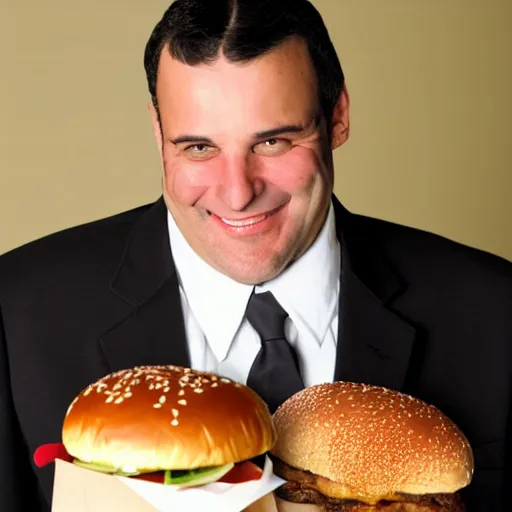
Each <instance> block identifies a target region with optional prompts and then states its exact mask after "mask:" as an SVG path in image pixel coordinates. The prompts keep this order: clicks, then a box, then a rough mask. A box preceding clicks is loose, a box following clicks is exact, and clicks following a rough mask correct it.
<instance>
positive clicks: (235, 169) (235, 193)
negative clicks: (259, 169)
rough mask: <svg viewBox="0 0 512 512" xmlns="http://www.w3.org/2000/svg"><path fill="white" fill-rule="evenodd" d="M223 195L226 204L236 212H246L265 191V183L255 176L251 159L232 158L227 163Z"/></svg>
mask: <svg viewBox="0 0 512 512" xmlns="http://www.w3.org/2000/svg"><path fill="white" fill-rule="evenodd" d="M220 188H221V191H222V192H221V193H222V199H223V202H224V204H225V205H226V206H227V207H228V208H229V209H230V210H231V211H235V212H241V211H244V210H245V209H247V208H248V207H249V205H250V204H251V203H252V202H253V201H254V199H255V198H256V197H257V196H258V195H259V194H261V192H262V191H263V181H262V180H261V178H259V177H258V176H255V175H254V172H253V170H252V169H251V165H250V161H249V158H244V157H238V158H232V159H230V160H229V161H227V162H226V163H225V168H224V173H223V175H222V183H221V187H220Z"/></svg>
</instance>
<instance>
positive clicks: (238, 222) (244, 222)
mask: <svg viewBox="0 0 512 512" xmlns="http://www.w3.org/2000/svg"><path fill="white" fill-rule="evenodd" d="M283 206H284V205H281V206H278V207H277V208H274V209H273V210H270V211H269V212H266V213H263V214H261V215H257V216H255V217H247V218H245V219H227V218H226V217H219V216H217V215H216V217H217V218H219V219H220V220H221V221H222V222H223V223H224V224H227V225H228V226H233V227H235V228H240V227H247V226H252V225H253V224H258V222H263V221H264V220H266V219H268V218H269V217H271V216H272V215H274V214H275V213H277V212H278V211H279V210H280V209H281V208H283ZM211 215H215V214H211Z"/></svg>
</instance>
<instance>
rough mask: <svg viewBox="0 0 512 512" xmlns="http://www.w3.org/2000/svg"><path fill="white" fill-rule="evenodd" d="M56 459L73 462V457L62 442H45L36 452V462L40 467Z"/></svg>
mask: <svg viewBox="0 0 512 512" xmlns="http://www.w3.org/2000/svg"><path fill="white" fill-rule="evenodd" d="M55 459H62V460H65V461H66V462H73V457H71V455H69V453H68V452H67V451H66V448H64V445H63V444H62V443H52V444H43V445H42V446H39V448H37V450H36V451H35V452H34V463H35V465H36V466H37V467H38V468H42V467H44V466H47V465H48V464H51V463H52V462H55Z"/></svg>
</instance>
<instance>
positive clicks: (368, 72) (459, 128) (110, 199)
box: [0, 0, 512, 259]
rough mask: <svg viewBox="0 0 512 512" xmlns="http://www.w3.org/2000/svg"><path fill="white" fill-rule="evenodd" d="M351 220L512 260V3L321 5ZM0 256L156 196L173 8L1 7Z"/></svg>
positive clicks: (137, 1)
mask: <svg viewBox="0 0 512 512" xmlns="http://www.w3.org/2000/svg"><path fill="white" fill-rule="evenodd" d="M314 3H315V5H316V6H317V7H318V8H319V9H320V11H321V12H322V14H323V15H324V17H325V19H326V21H327V25H328V28H329V29H330V31H331V34H332V37H333V39H334V42H335V45H336V47H337V49H338V52H339V55H340V58H341V60H342V64H343V67H344V70H345V73H346V75H347V83H348V87H349V92H350V94H351V101H352V130H351V137H350V141H349V142H348V143H347V144H346V145H345V146H344V147H342V148H341V149H340V150H339V151H338V152H337V155H336V166H337V185H336V192H337V193H338V196H339V197H340V198H341V199H342V201H343V202H344V203H345V205H346V206H347V207H348V208H350V209H351V210H353V211H356V212H361V213H365V214H368V215H372V216H376V217H380V218H384V219H389V220H392V221H395V222H399V223H403V224H407V225H411V226H416V227H420V228H422V229H426V230H429V231H434V232H436V233H440V234H442V235H444V236H447V237H450V238H452V239H455V240H458V241H461V242H463V243H466V244H468V245H472V246H476V247H479V248H482V249H485V250H488V251H490V252H494V253H496V254H498V255H501V256H504V257H506V258H508V259H512V230H511V228H510V221H511V220H512V201H511V191H512V130H511V129H510V124H511V123H512V93H511V91H512V64H511V60H512V59H511V53H512V52H511V50H512V30H511V29H510V27H511V26H512V2H511V1H510V0H486V1H485V2H484V1H482V0H432V1H430V2H426V1H424V0H387V1H386V2H383V1H382V0H316V1H314ZM0 5H1V12H0V24H1V26H0V34H1V35H0V37H1V40H0V47H1V51H2V54H1V55H0V57H1V63H2V67H1V71H0V88H1V89H0V113H1V115H0V118H1V122H0V141H1V146H0V253H1V252H4V251H7V250H8V249H11V248H13V247H15V246H17V245H20V244H22V243H25V242H27V241H29V240H31V239H34V238H36V237H40V236H43V235H45V234H47V233H50V232H53V231H56V230H59V229H62V228H65V227H68V226H72V225H75V224H78V223H82V222H86V221H89V220H93V219H96V218H100V217H103V216H107V215H110V214H113V213H115V212H117V211H120V210H123V209H128V208H131V207H134V206H136V205H139V204H142V203H145V202H150V201H152V200H154V199H155V198H156V197H157V196H158V195H159V194H160V186H161V185H160V167H159V161H158V158H157V153H156V148H155V146H154V143H153V140H152V135H151V129H150V121H149V116H148V114H147V110H146V103H147V100H148V97H147V92H146V84H145V76H144V70H143V67H142V54H143V49H144V44H145V42H146V39H147V37H148V36H149V33H150V31H151V29H152V27H153V25H154V24H155V23H156V22H157V21H158V19H159V18H160V16H161V14H162V13H163V11H164V9H165V8H166V7H167V5H168V0H146V1H142V0H128V1H127V0H123V1H121V0H108V1H104V0H101V1H100V0H88V1H87V2H69V1H68V0H45V1H44V2H41V1H39V0H38V1H36V0H24V1H23V2H22V1H19V0H0Z"/></svg>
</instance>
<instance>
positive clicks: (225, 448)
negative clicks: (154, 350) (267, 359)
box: [62, 366, 275, 473]
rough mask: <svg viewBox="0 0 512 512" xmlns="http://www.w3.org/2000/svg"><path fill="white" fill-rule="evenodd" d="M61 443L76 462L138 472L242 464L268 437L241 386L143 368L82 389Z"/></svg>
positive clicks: (260, 411)
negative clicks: (233, 463)
mask: <svg viewBox="0 0 512 512" xmlns="http://www.w3.org/2000/svg"><path fill="white" fill-rule="evenodd" d="M62 442H63V444H64V446H65V447H66V449H67V451H68V452H69V454H70V455H72V456H73V457H75V458H76V459H79V460H81V461H82V462H87V463H92V464H97V465H101V466H107V467H113V468H116V469H117V470H120V471H123V472H139V473H145V472H152V471H159V470H163V469H195V468H200V467H207V466H221V465H224V464H229V463H232V462H239V461H242V460H246V459H250V458H253V457H255V456H257V455H260V454H262V453H264V452H266V451H268V450H269V449H270V447H271V446H273V444H274V442H275V432H274V429H273V426H272V419H271V416H270V413H269V411H268V408H267V406H266V404H265V403H264V402H263V401H262V400H261V399H260V398H259V396H258V395H257V394H256V393H254V392H253V391H252V390H251V389H249V388H248V387H246V386H243V385H241V384H238V383H235V382H233V381H231V380H229V379H226V378H221V377H218V376H217V375H214V374H211V373H202V372H197V371H193V370H191V369H189V368H182V367H177V366H145V367H136V368H133V369H129V370H122V371H118V372H116V373H113V374H110V375H107V376H106V377H103V378H102V379H100V380H98V381H96V382H95V383H93V384H91V385H90V386H88V387H87V388H86V389H84V390H83V391H82V392H81V393H80V394H79V395H78V396H77V397H76V398H75V400H74V401H73V402H72V403H71V405H70V406H69V409H68V411H67V414H66V417H65V420H64V424H63V428H62Z"/></svg>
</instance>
